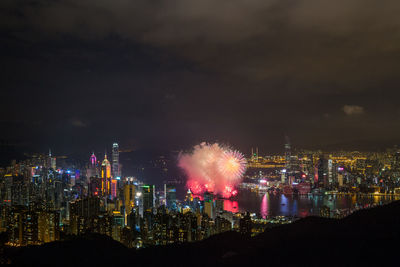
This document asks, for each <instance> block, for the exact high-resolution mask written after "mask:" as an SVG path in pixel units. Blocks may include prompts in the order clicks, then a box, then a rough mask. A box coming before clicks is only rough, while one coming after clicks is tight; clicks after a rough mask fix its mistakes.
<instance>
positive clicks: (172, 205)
mask: <svg viewBox="0 0 400 267" xmlns="http://www.w3.org/2000/svg"><path fill="white" fill-rule="evenodd" d="M164 197H165V202H166V203H165V206H166V207H167V208H168V209H169V210H176V188H175V186H174V185H171V184H164Z"/></svg>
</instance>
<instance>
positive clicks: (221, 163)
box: [178, 143, 247, 198]
mask: <svg viewBox="0 0 400 267" xmlns="http://www.w3.org/2000/svg"><path fill="white" fill-rule="evenodd" d="M178 165H179V167H181V168H182V169H183V170H184V171H185V173H186V175H187V177H188V180H187V187H188V188H190V190H191V191H192V192H193V193H194V194H201V193H203V192H205V191H209V192H213V193H214V194H219V195H221V196H223V197H226V198H229V197H231V196H234V195H236V194H237V190H236V189H235V187H236V185H237V184H239V183H240V182H241V180H242V177H243V174H244V172H245V171H246V165H247V162H246V159H245V158H244V157H243V155H242V154H241V153H240V152H238V151H236V150H232V149H230V148H228V147H224V146H221V145H219V144H217V143H215V144H208V143H201V144H200V145H197V146H195V147H194V148H193V151H192V152H190V153H181V154H180V155H179V163H178Z"/></svg>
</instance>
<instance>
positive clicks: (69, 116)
mask: <svg viewBox="0 0 400 267" xmlns="http://www.w3.org/2000/svg"><path fill="white" fill-rule="evenodd" d="M399 14H400V1H398V0H385V1H376V0H336V1H332V0H296V1H294V0H219V1H211V0H199V1H197V0H168V1H167V0H134V1H129V0H112V1H111V0H85V1H83V0H48V1H45V0H43V1H37V0H30V1H28V0H27V1H23V0H1V3H0V21H1V22H0V59H1V64H0V66H1V77H0V78H1V79H0V81H1V95H0V99H1V100H0V101H1V102H0V109H1V117H0V121H1V134H0V139H1V140H2V141H3V142H9V143H13V144H17V145H18V146H20V147H24V148H27V149H28V148H29V149H32V150H36V151H46V150H47V149H48V148H49V147H51V148H52V149H53V151H55V152H54V153H56V154H63V153H66V154H68V153H72V152H74V151H81V152H87V151H91V150H92V149H99V150H102V149H103V148H104V147H106V146H107V147H109V146H111V143H112V142H113V141H118V142H119V143H120V144H121V148H123V149H135V150H136V149H149V150H180V149H187V148H189V147H191V146H193V145H195V144H196V143H198V142H201V141H209V142H213V141H219V142H222V143H225V144H229V145H231V146H233V147H235V148H238V149H240V150H242V151H243V152H245V153H248V152H249V150H250V148H251V147H255V146H258V147H260V149H261V150H262V151H263V152H265V153H268V152H280V151H283V143H284V140H285V139H284V136H285V134H286V135H288V136H289V137H290V139H291V142H292V144H293V146H295V147H297V148H310V149H316V148H321V149H352V150H353V149H354V150H355V149H359V150H375V149H382V148H385V147H387V146H392V145H394V144H397V143H400V142H399V141H400V122H399V116H400V106H399V104H398V103H399V99H400V91H399V90H398V88H399V85H400V81H399V74H400V16H399Z"/></svg>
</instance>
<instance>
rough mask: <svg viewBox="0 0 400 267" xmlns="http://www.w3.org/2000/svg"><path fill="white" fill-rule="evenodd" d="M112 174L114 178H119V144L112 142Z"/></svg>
mask: <svg viewBox="0 0 400 267" xmlns="http://www.w3.org/2000/svg"><path fill="white" fill-rule="evenodd" d="M112 176H113V178H114V179H119V178H120V177H121V172H120V169H119V146H118V143H114V144H113V148H112ZM118 177H119V178H118Z"/></svg>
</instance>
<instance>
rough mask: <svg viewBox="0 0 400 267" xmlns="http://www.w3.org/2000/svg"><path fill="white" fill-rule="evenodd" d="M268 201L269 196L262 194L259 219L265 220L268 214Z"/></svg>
mask: <svg viewBox="0 0 400 267" xmlns="http://www.w3.org/2000/svg"><path fill="white" fill-rule="evenodd" d="M268 199H269V195H268V194H264V196H263V198H262V200H261V209H260V211H261V217H262V218H263V219H265V218H266V217H267V216H268V215H269V214H268Z"/></svg>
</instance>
